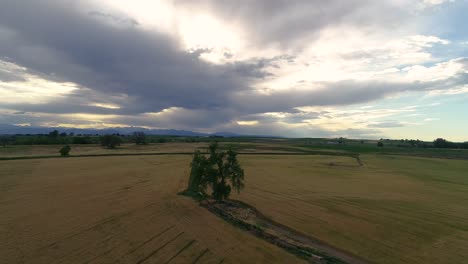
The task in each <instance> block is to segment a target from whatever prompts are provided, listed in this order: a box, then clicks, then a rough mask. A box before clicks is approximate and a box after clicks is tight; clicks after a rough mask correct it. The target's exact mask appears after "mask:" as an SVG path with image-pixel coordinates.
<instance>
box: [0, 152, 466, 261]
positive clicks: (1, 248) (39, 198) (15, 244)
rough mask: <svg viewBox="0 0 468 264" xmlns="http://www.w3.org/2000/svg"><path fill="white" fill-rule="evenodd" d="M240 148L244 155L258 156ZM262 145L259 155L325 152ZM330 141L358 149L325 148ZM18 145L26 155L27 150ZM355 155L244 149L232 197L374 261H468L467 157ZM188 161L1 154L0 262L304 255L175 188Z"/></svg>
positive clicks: (183, 178)
mask: <svg viewBox="0 0 468 264" xmlns="http://www.w3.org/2000/svg"><path fill="white" fill-rule="evenodd" d="M174 144H176V143H174ZM177 144H179V143H177ZM180 144H183V143H180ZM191 144H192V143H191ZM193 144H202V143H193ZM245 144H246V145H245V146H243V147H240V148H239V149H240V151H241V152H243V151H244V152H252V153H254V152H255V149H256V147H257V146H255V145H252V144H250V145H249V144H248V143H245ZM256 144H264V143H256ZM265 144H266V143H265ZM265 144H264V145H262V146H263V147H259V148H258V149H259V151H257V152H262V151H264V152H268V151H267V150H268V148H267V147H270V148H271V149H270V151H273V150H274V151H278V153H284V152H287V151H291V148H295V149H296V150H297V152H301V151H302V152H306V151H308V149H312V150H316V149H319V148H318V147H313V146H312V147H311V146H308V145H306V144H297V146H293V147H287V146H284V145H280V146H276V147H274V146H272V145H265ZM200 146H202V145H200ZM47 147H49V146H47ZM148 147H150V148H155V146H148ZM184 147H185V148H186V149H187V151H189V150H190V151H191V150H193V148H194V147H199V146H198V145H184ZM21 148H23V149H21ZM29 148H32V149H29V150H30V151H31V152H30V153H33V152H34V153H33V154H34V155H44V150H43V149H42V150H41V151H42V152H41V151H39V150H38V149H39V148H41V147H36V146H32V147H29ZM34 148H36V149H34ZM55 148H56V147H55ZM55 148H54V149H55ZM129 148H130V149H131V148H132V147H130V146H129ZM160 148H167V150H161V153H163V152H166V151H168V150H171V151H173V150H174V149H175V148H174V146H172V147H168V145H166V147H160ZM327 148H328V149H329V151H332V152H341V151H344V153H347V152H350V151H356V150H355V149H354V150H349V149H341V150H340V149H335V148H334V147H327V146H322V148H320V149H327ZM176 149H177V148H176ZM249 149H250V150H249ZM12 150H14V151H13V152H14V153H13V154H14V155H13V154H11V156H20V155H23V154H24V153H27V151H28V147H23V146H15V147H12V148H11V149H10V153H11V151H12ZM89 150H90V151H91V148H90V149H89ZM93 151H97V152H98V151H100V150H99V148H98V147H96V146H94V150H93ZM103 151H107V150H103ZM118 151H121V152H122V151H123V150H118ZM126 151H128V150H126ZM147 151H148V152H154V151H156V150H155V149H149V150H148V149H147ZM173 152H178V151H173ZM38 153H39V154H38ZM310 153H312V152H310ZM310 153H309V154H310ZM360 153H361V155H360V157H361V160H362V162H363V164H364V165H363V166H361V165H359V164H358V163H357V161H356V159H355V158H353V157H351V156H339V155H266V154H261V153H257V154H256V155H242V154H241V155H240V159H241V163H242V164H243V166H244V169H245V172H246V182H245V183H246V188H245V190H244V191H243V192H242V193H241V194H240V195H234V196H233V197H232V198H233V199H238V200H241V201H244V202H247V203H249V204H251V205H253V206H255V207H256V208H257V209H258V210H260V211H261V212H263V214H265V215H266V216H268V217H270V218H271V219H273V220H274V221H276V222H279V223H281V224H283V225H286V226H288V227H290V228H293V229H295V230H297V231H298V232H301V233H304V234H306V235H309V236H311V237H314V238H316V239H318V240H321V241H323V242H324V243H326V244H328V245H331V246H333V247H335V248H338V249H341V250H343V251H346V252H350V253H353V254H355V255H357V256H359V257H361V258H364V259H366V260H368V261H369V262H371V263H466V259H467V258H468V251H467V250H466V248H468V176H466V172H467V171H468V161H466V160H463V159H460V160H457V159H438V158H427V157H418V156H404V155H402V153H395V154H397V155H384V154H385V153H377V152H376V151H361V152H360ZM438 153H439V155H441V154H440V152H438ZM457 153H458V152H457ZM462 153H465V152H462ZM33 154H29V155H33ZM304 154H307V153H304ZM423 154H425V153H423ZM426 154H427V153H426ZM449 155H452V154H450V153H449ZM457 155H459V154H457ZM463 155H464V154H463ZM420 156H424V155H420ZM431 156H433V154H431ZM189 162H190V156H188V155H159V156H118V157H75V158H68V159H61V158H50V159H30V160H4V161H0V211H1V212H2V214H0V263H17V262H25V263H58V262H64V263H65V262H66V263H70V262H73V263H75V262H80V263H82V262H86V263H88V262H89V263H118V262H123V263H220V262H223V263H255V262H256V263H258V262H263V263H300V262H301V261H302V260H301V259H299V258H297V257H295V256H294V255H291V254H290V253H288V252H286V251H284V250H282V249H280V248H278V247H276V246H274V245H271V244H269V243H267V242H265V241H263V240H260V239H258V238H256V237H254V236H252V235H250V234H249V233H247V232H244V231H242V230H240V229H237V228H236V227H234V226H232V225H230V224H228V223H226V222H224V221H223V220H221V219H220V218H218V217H216V216H215V215H213V214H211V213H210V212H209V211H207V210H205V209H204V208H201V207H199V206H198V204H197V203H196V202H194V201H193V200H191V199H189V198H187V197H184V196H180V195H177V192H178V191H180V190H182V189H184V187H185V184H186V181H187V178H188V164H189Z"/></svg>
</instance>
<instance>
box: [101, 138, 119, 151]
mask: <svg viewBox="0 0 468 264" xmlns="http://www.w3.org/2000/svg"><path fill="white" fill-rule="evenodd" d="M99 141H100V142H101V146H103V147H106V148H109V149H114V148H115V147H117V146H120V144H121V143H122V139H121V138H120V137H119V136H116V135H104V136H101V137H100V138H99Z"/></svg>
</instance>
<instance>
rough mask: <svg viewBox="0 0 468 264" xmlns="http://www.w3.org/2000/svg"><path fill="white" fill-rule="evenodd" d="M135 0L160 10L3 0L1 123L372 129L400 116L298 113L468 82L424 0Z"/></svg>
mask: <svg viewBox="0 0 468 264" xmlns="http://www.w3.org/2000/svg"><path fill="white" fill-rule="evenodd" d="M436 2H437V3H439V2H441V1H436ZM436 2H434V1H431V3H427V4H437V3H436ZM139 3H146V4H148V5H149V6H153V7H154V6H157V7H158V8H154V10H155V11H154V12H156V14H149V13H148V12H149V11H148V12H144V11H142V9H143V8H140V9H138V12H134V9H133V8H135V6H137V5H130V4H131V1H119V2H116V1H110V2H109V1H107V2H106V1H103V2H99V3H97V2H94V3H92V2H90V1H85V2H77V1H69V0H65V1H60V2H57V1H52V0H41V1H9V2H5V3H2V8H1V9H0V42H1V43H2V45H0V95H1V98H0V103H1V107H0V108H1V109H0V111H2V115H3V116H2V117H1V118H0V122H7V123H31V124H32V125H36V124H48V123H55V124H69V125H73V124H77V125H80V126H93V125H96V126H109V125H116V126H117V125H118V126H122V125H125V124H127V125H138V126H145V127H158V128H183V129H193V130H228V129H233V130H236V131H237V132H242V131H244V132H248V131H252V132H248V133H249V134H250V133H254V132H255V133H261V134H268V132H270V131H271V132H272V133H283V132H284V133H287V134H288V133H296V134H297V135H302V134H303V133H302V132H288V131H290V130H295V129H297V131H299V130H302V131H307V133H309V132H310V133H315V132H316V133H318V134H322V133H325V131H332V132H333V133H335V135H336V134H339V133H343V134H346V133H349V135H352V134H353V133H358V132H359V133H366V132H365V131H366V129H367V131H369V133H373V134H376V133H378V129H377V128H383V127H390V126H392V125H394V126H397V125H399V124H402V123H391V122H389V121H388V120H377V121H374V122H373V123H365V124H364V123H359V122H361V121H359V122H358V121H356V122H354V121H353V122H350V121H349V120H347V119H346V118H342V117H340V116H339V115H336V112H335V113H326V111H323V110H320V109H315V110H314V111H312V112H311V111H308V112H307V111H302V110H298V109H299V108H304V107H321V108H324V109H325V108H328V107H346V106H349V105H353V104H362V103H367V102H371V101H373V102H375V101H376V100H380V99H383V98H386V97H388V96H396V95H398V94H401V93H406V92H433V93H436V92H439V91H440V92H441V91H445V92H446V93H454V92H455V90H454V89H457V90H456V91H465V90H466V83H467V73H468V72H467V69H468V63H467V59H466V58H459V59H450V58H444V59H443V58H439V57H435V56H434V55H433V54H432V53H431V49H433V48H435V47H440V46H449V45H451V42H450V40H448V39H444V38H441V37H437V36H436V35H432V34H420V33H419V32H418V30H416V29H417V28H416V26H413V23H410V22H411V21H412V20H411V19H412V16H409V14H410V13H411V12H416V11H415V10H416V9H415V8H413V7H412V5H410V4H414V3H421V1H416V0H398V1H384V2H382V1H369V0H351V1H346V2H343V1H335V0H332V1H315V0H313V1H310V0H308V1H305V0H304V1H302V0H300V1H295V2H294V4H291V2H288V1H281V0H274V1H266V0H265V1H253V2H252V1H240V2H233V1H210V0H202V1H197V2H196V3H195V2H193V1H183V0H176V1H174V2H173V3H174V4H173V5H169V4H167V3H166V4H164V3H163V2H161V3H156V2H152V1H140V2H139ZM439 4H440V3H439ZM171 6H172V7H171ZM126 7H128V8H126ZM410 9H411V10H410ZM158 10H166V11H167V13H165V14H163V13H158V12H159V11H158ZM418 12H419V11H418ZM150 13H151V12H150ZM139 14H146V15H142V16H139ZM148 14H149V15H148ZM151 15H153V16H154V17H156V18H154V20H151ZM162 18H164V19H162ZM404 23H407V25H408V26H406V24H405V26H404V27H403V26H402V25H403V24H404ZM206 32H208V33H209V34H208V33H206ZM390 32H391V33H390ZM373 104H374V103H373ZM365 110H368V109H365ZM14 112H24V114H22V115H21V120H20V119H19V118H18V116H19V115H16V114H14ZM328 117H331V118H328ZM380 118H382V116H381V117H380ZM369 128H371V129H369ZM349 129H351V130H349Z"/></svg>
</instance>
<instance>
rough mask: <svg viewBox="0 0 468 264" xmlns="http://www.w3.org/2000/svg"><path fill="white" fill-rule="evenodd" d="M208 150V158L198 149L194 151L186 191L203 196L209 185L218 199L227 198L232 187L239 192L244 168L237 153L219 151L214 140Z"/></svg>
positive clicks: (214, 196)
mask: <svg viewBox="0 0 468 264" xmlns="http://www.w3.org/2000/svg"><path fill="white" fill-rule="evenodd" d="M209 152H210V153H209V157H208V158H207V157H205V156H204V155H203V154H202V153H201V152H200V151H196V152H195V153H194V155H193V159H192V162H191V163H190V167H191V171H190V178H189V185H188V188H187V190H186V193H188V194H191V195H203V196H205V195H206V191H207V189H208V187H210V189H211V191H212V194H211V195H212V197H213V198H214V199H216V200H218V201H222V200H225V199H228V198H229V195H230V194H231V190H232V189H234V190H236V191H237V193H239V192H240V190H241V189H242V188H244V183H243V180H244V170H243V169H242V168H241V166H240V163H239V161H238V160H237V153H236V152H235V151H233V150H232V149H229V150H228V151H227V152H222V151H219V150H218V144H217V143H216V142H215V143H212V144H211V145H210V146H209Z"/></svg>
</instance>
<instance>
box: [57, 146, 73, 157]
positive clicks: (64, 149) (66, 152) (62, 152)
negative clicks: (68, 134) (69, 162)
mask: <svg viewBox="0 0 468 264" xmlns="http://www.w3.org/2000/svg"><path fill="white" fill-rule="evenodd" d="M70 150H71V147H70V146H69V145H66V146H64V147H62V148H61V149H60V150H59V152H60V155H61V156H62V157H67V156H68V155H69V154H70Z"/></svg>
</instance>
